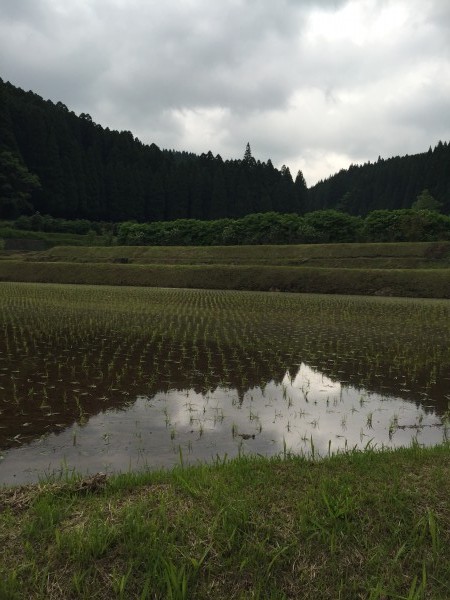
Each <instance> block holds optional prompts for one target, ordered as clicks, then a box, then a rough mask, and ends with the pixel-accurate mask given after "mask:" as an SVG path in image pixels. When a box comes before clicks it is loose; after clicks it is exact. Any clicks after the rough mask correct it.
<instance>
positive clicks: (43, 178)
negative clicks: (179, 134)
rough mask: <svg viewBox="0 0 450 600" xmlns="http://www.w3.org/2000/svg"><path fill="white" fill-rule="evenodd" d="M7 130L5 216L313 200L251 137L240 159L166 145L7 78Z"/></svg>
mask: <svg viewBox="0 0 450 600" xmlns="http://www.w3.org/2000/svg"><path fill="white" fill-rule="evenodd" d="M0 81H1V80H0ZM0 130H1V140H0V173H1V175H0V176H1V177H2V183H1V186H2V192H1V205H0V218H5V219H8V218H16V217H17V216H19V215H20V214H26V213H27V212H28V213H30V212H34V211H38V212H40V213H41V214H50V215H52V216H54V217H63V218H67V219H74V218H85V219H90V220H93V221H97V220H103V221H124V220H127V219H136V220H137V221H169V220H174V219H180V218H192V219H200V220H210V219H218V218H224V217H241V216H244V215H247V214H250V213H255V212H266V211H276V212H300V211H302V207H303V206H304V204H305V202H306V195H307V189H306V184H305V180H304V178H303V175H302V174H301V173H299V174H298V176H297V178H296V180H295V182H294V181H293V179H292V176H291V173H290V171H289V169H288V168H287V167H283V168H282V169H281V170H278V169H275V168H274V167H273V165H272V163H271V161H270V160H269V161H267V162H260V161H257V160H255V159H254V158H253V156H252V154H251V149H250V145H249V144H248V145H247V148H246V149H245V153H244V156H243V158H242V160H225V161H224V160H222V158H221V157H220V156H219V155H218V156H213V154H212V153H211V152H208V153H207V154H202V155H200V156H196V155H194V154H190V153H187V152H175V151H170V150H169V151H168V150H160V149H159V148H158V147H157V146H156V145H155V144H151V145H150V146H148V145H145V144H143V143H142V142H140V141H139V140H138V139H137V138H135V137H133V134H132V133H131V132H129V131H121V132H118V131H111V130H109V129H108V128H103V127H102V126H100V125H98V124H96V123H94V122H93V121H92V119H91V117H90V116H89V115H87V114H81V115H80V116H76V115H75V114H74V113H73V112H71V111H70V110H69V109H68V108H67V107H66V106H65V105H64V104H62V103H61V102H58V103H57V104H54V103H52V102H50V101H45V100H43V99H42V98H41V97H40V96H38V95H36V94H34V93H32V92H24V91H23V90H20V89H18V88H16V87H14V86H12V85H11V84H9V83H3V82H1V83H0ZM8 192H9V193H8Z"/></svg>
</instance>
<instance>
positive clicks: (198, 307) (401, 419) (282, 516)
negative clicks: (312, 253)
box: [0, 282, 450, 600]
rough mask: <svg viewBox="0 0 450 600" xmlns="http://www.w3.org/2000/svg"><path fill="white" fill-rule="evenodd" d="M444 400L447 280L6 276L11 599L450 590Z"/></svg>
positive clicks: (1, 295)
mask: <svg viewBox="0 0 450 600" xmlns="http://www.w3.org/2000/svg"><path fill="white" fill-rule="evenodd" d="M449 402H450V301H448V300H436V299H414V298H383V297H363V296H333V295H317V294H282V293H278V292H248V291H247V292H245V291H241V292H239V291H224V290H200V289H158V288H144V287H125V286H122V287H114V286H106V285H103V286H87V285H85V286H79V285H61V284H41V283H13V282H11V283H8V282H3V283H0V598H1V599H2V600H3V599H5V600H17V599H19V600H21V599H23V598H26V599H32V600H34V599H36V600H43V599H45V600H56V599H68V598H69V599H71V598H89V599H101V600H106V599H108V600H109V599H110V598H117V599H124V598H139V599H144V598H148V599H161V600H162V599H173V600H175V599H190V598H196V599H197V598H198V599H200V600H202V599H209V598H216V599H218V600H225V599H226V600H230V599H263V598H264V599H274V600H275V599H276V600H294V599H298V598H304V599H306V600H308V599H317V598H321V599H329V600H335V599H336V598H340V599H348V600H355V599H361V600H363V599H364V600H365V599H370V600H387V599H397V600H400V599H405V600H419V599H430V600H436V599H439V600H446V599H447V598H449V597H450V587H449V581H450V567H449V565H450V511H449V505H448V498H449V494H450V452H449V442H448V436H449V427H450V423H449ZM404 446H407V448H404ZM161 467H163V468H162V469H161ZM168 467H171V468H170V469H168ZM116 473H117V474H116Z"/></svg>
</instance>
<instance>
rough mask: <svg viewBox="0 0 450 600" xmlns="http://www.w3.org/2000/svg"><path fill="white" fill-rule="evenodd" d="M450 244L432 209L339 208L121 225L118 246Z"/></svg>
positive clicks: (447, 226) (448, 222)
mask: <svg viewBox="0 0 450 600" xmlns="http://www.w3.org/2000/svg"><path fill="white" fill-rule="evenodd" d="M440 240H450V217H449V216H445V215H442V214H439V213H437V212H433V211H429V210H412V209H403V210H377V211H373V212H371V213H369V214H368V215H367V216H366V217H365V218H363V217H355V216H352V215H349V214H347V213H343V212H339V211H336V210H323V211H315V212H311V213H307V214H305V215H297V214H279V213H261V214H253V215H248V216H246V217H243V218H241V219H220V220H217V221H196V220H193V219H180V220H177V221H164V222H163V221H161V222H154V223H144V224H142V223H135V222H125V223H121V224H120V225H119V226H118V227H117V243H118V244H119V245H131V246H134V245H148V246H164V245H167V246H184V245H186V246H190V245H194V246H213V245H239V244H314V243H341V242H422V241H423V242H425V241H440Z"/></svg>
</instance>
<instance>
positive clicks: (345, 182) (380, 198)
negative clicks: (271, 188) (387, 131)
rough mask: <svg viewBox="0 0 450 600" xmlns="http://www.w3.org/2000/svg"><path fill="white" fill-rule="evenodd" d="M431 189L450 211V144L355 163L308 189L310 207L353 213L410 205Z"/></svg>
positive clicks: (306, 208)
mask: <svg viewBox="0 0 450 600" xmlns="http://www.w3.org/2000/svg"><path fill="white" fill-rule="evenodd" d="M423 190H428V191H429V193H430V195H431V196H432V197H433V198H434V199H435V200H436V201H437V202H438V204H439V203H440V206H439V208H440V210H441V212H444V213H446V214H449V213H450V144H448V143H447V142H444V143H443V142H439V143H438V144H437V146H436V147H435V148H434V149H432V148H430V149H429V150H428V152H425V153H422V154H414V155H412V156H402V157H400V156H396V157H394V158H389V159H387V160H385V159H383V158H379V159H378V161H377V162H376V163H366V164H364V165H351V166H350V167H349V168H348V169H346V170H342V171H339V173H336V174H335V175H332V176H331V177H329V178H328V179H326V180H325V181H320V182H319V183H317V184H316V185H315V186H314V187H312V188H310V189H309V191H308V200H307V203H306V206H305V210H306V211H311V210H320V209H327V208H336V209H338V210H342V211H344V212H348V213H350V214H353V215H365V214H367V213H369V212H371V211H373V210H378V209H389V210H393V209H401V208H410V207H411V205H412V204H413V203H414V201H415V200H416V198H417V196H418V195H419V194H420V193H421V192H422V191H423Z"/></svg>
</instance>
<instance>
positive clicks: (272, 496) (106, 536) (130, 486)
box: [0, 445, 450, 600]
mask: <svg viewBox="0 0 450 600" xmlns="http://www.w3.org/2000/svg"><path fill="white" fill-rule="evenodd" d="M449 450H450V449H449V446H448V445H444V446H441V447H436V448H430V449H423V448H419V447H412V448H409V449H401V450H396V451H391V452H374V451H368V452H366V453H356V452H353V453H349V454H345V455H338V456H332V457H330V458H327V459H324V460H321V461H308V460H305V459H302V458H289V457H287V458H285V459H282V458H279V459H276V460H268V459H262V458H246V457H243V458H240V459H238V460H236V461H231V462H225V463H221V462H218V463H216V464H215V465H209V466H208V465H201V466H198V467H189V468H183V467H182V466H180V467H178V468H176V469H175V470H173V471H171V472H157V473H147V474H126V475H120V476H116V477H111V478H109V479H106V480H105V479H103V478H102V477H101V476H96V477H95V476H94V477H91V478H90V479H77V480H71V481H65V482H56V483H44V484H41V485H38V486H31V487H23V488H12V489H4V490H0V511H1V512H0V541H1V546H0V557H1V560H0V598H2V599H7V598H30V599H33V598H45V599H52V598H54V599H56V598H92V599H94V598H108V599H109V598H173V599H177V598H199V599H202V598H205V599H206V598H218V599H221V598H223V599H225V598H226V599H230V598H277V599H282V598H285V599H287V598H292V599H294V598H305V599H308V598H314V599H317V598H321V599H327V598H329V599H333V600H334V599H336V598H343V599H344V598H348V599H357V598H364V599H367V598H369V599H373V600H374V599H385V598H393V599H394V598H395V599H419V598H430V599H431V598H432V599H435V600H436V599H447V598H449V597H450V585H449V582H450V510H449V502H448V499H449V497H450V451H449Z"/></svg>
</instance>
